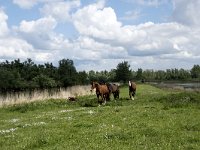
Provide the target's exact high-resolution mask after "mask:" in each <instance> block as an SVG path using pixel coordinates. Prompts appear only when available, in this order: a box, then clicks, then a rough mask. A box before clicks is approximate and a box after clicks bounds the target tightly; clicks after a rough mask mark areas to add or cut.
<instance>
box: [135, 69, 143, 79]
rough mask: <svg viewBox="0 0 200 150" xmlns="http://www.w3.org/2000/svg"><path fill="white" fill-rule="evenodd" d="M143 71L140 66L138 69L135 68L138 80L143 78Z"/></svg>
mask: <svg viewBox="0 0 200 150" xmlns="http://www.w3.org/2000/svg"><path fill="white" fill-rule="evenodd" d="M142 73H143V71H142V69H141V68H138V70H137V75H136V79H138V80H141V79H143V74H142Z"/></svg>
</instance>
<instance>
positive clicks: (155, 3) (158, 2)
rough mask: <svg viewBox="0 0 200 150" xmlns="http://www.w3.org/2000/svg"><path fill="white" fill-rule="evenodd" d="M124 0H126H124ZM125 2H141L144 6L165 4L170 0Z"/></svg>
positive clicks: (127, 0) (134, 2) (128, 0)
mask: <svg viewBox="0 0 200 150" xmlns="http://www.w3.org/2000/svg"><path fill="white" fill-rule="evenodd" d="M123 1H124V0H123ZM125 2H128V3H133V4H139V5H144V6H159V5H161V4H165V3H166V2H168V0H134V1H133V0H125Z"/></svg>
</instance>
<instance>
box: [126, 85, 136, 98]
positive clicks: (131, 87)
mask: <svg viewBox="0 0 200 150" xmlns="http://www.w3.org/2000/svg"><path fill="white" fill-rule="evenodd" d="M128 85H129V96H130V99H132V100H134V96H135V93H136V84H135V82H132V81H129V82H128Z"/></svg>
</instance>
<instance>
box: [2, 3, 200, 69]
mask: <svg viewBox="0 0 200 150" xmlns="http://www.w3.org/2000/svg"><path fill="white" fill-rule="evenodd" d="M199 9H200V0H0V61H1V62H2V61H5V60H14V59H17V58H20V59H21V60H22V61H24V60H26V59H27V58H31V59H32V60H33V61H34V62H35V63H42V64H43V63H45V62H53V63H54V65H57V64H58V61H59V60H61V59H63V58H68V59H72V60H73V61H74V63H75V66H76V68H77V70H79V71H80V70H86V71H88V70H98V71H100V70H110V69H113V68H116V66H117V64H118V63H120V62H122V61H128V62H129V64H130V65H131V68H132V69H133V70H137V68H142V69H155V70H158V69H162V70H165V69H167V68H168V69H170V68H184V69H191V68H192V66H193V65H194V64H200V11H199Z"/></svg>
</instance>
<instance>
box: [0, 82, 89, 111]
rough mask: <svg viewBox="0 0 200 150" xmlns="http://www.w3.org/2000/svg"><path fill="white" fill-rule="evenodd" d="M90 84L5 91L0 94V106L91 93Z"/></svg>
mask: <svg viewBox="0 0 200 150" xmlns="http://www.w3.org/2000/svg"><path fill="white" fill-rule="evenodd" d="M91 94H92V93H91V92H90V86H80V85H77V86H72V87H69V88H60V89H53V90H47V89H46V90H34V91H31V92H30V91H26V92H16V93H7V94H6V95H0V107H2V106H5V105H14V104H21V103H27V102H33V101H41V100H46V99H67V98H68V97H77V96H84V95H91Z"/></svg>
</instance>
